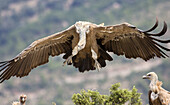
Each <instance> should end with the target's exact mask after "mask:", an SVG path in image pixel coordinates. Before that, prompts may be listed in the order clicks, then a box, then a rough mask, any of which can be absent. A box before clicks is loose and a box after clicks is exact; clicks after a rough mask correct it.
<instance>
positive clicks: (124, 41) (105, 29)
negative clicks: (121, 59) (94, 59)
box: [94, 20, 170, 61]
mask: <svg viewBox="0 0 170 105" xmlns="http://www.w3.org/2000/svg"><path fill="white" fill-rule="evenodd" d="M157 26H158V20H157V21H156V24H155V25H154V26H153V27H152V28H151V29H149V30H147V31H142V30H140V29H137V28H136V27H135V26H132V25H130V24H128V23H124V24H120V25H115V26H100V27H97V28H95V29H94V30H95V32H96V37H97V40H98V44H99V45H100V46H101V48H103V49H104V50H106V51H109V52H113V53H115V54H117V55H125V57H126V58H137V57H140V58H142V59H143V60H145V61H147V60H149V59H151V58H154V57H155V56H157V57H159V58H160V57H163V58H165V57H168V55H167V54H166V53H164V52H163V51H162V49H163V50H166V51H170V49H168V48H166V47H163V46H162V45H160V44H159V43H169V42H170V40H160V39H157V38H154V37H160V36H162V35H164V34H165V33H166V31H167V24H166V23H165V22H164V27H163V29H162V31H161V32H160V33H158V34H153V33H151V31H153V30H154V29H155V28H156V27H157ZM158 42H159V43H158Z"/></svg>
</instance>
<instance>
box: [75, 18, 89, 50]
mask: <svg viewBox="0 0 170 105" xmlns="http://www.w3.org/2000/svg"><path fill="white" fill-rule="evenodd" d="M90 24H91V23H89V22H83V21H79V22H76V24H75V27H76V32H77V33H78V34H79V42H78V46H77V47H78V48H77V50H78V51H80V50H82V49H84V47H85V46H86V37H87V36H86V35H87V34H88V33H89V32H90V29H89V28H90Z"/></svg>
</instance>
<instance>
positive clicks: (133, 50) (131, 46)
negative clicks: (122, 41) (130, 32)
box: [127, 37, 137, 58]
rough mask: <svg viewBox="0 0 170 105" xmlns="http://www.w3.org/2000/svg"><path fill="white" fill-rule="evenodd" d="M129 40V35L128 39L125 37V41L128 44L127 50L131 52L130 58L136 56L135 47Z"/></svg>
mask: <svg viewBox="0 0 170 105" xmlns="http://www.w3.org/2000/svg"><path fill="white" fill-rule="evenodd" d="M130 40H131V37H130V39H127V43H128V46H129V51H130V53H131V58H132V57H133V58H136V56H137V55H136V49H135V48H134V45H133V44H132V43H133V42H131V41H130Z"/></svg>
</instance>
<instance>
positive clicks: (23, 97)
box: [12, 94, 27, 105]
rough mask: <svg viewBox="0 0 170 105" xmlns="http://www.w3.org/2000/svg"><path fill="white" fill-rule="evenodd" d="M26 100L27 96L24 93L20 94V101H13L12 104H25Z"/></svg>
mask: <svg viewBox="0 0 170 105" xmlns="http://www.w3.org/2000/svg"><path fill="white" fill-rule="evenodd" d="M26 100H27V96H26V95H24V94H22V95H20V98H19V102H13V103H12V105H25V102H26Z"/></svg>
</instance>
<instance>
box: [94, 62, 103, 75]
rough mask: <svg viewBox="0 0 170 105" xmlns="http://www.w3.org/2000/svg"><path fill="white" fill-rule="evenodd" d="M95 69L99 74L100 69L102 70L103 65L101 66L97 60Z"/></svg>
mask: <svg viewBox="0 0 170 105" xmlns="http://www.w3.org/2000/svg"><path fill="white" fill-rule="evenodd" d="M94 67H95V68H96V69H97V71H98V72H99V71H100V69H101V65H100V63H99V62H98V61H97V60H95V64H94Z"/></svg>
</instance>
